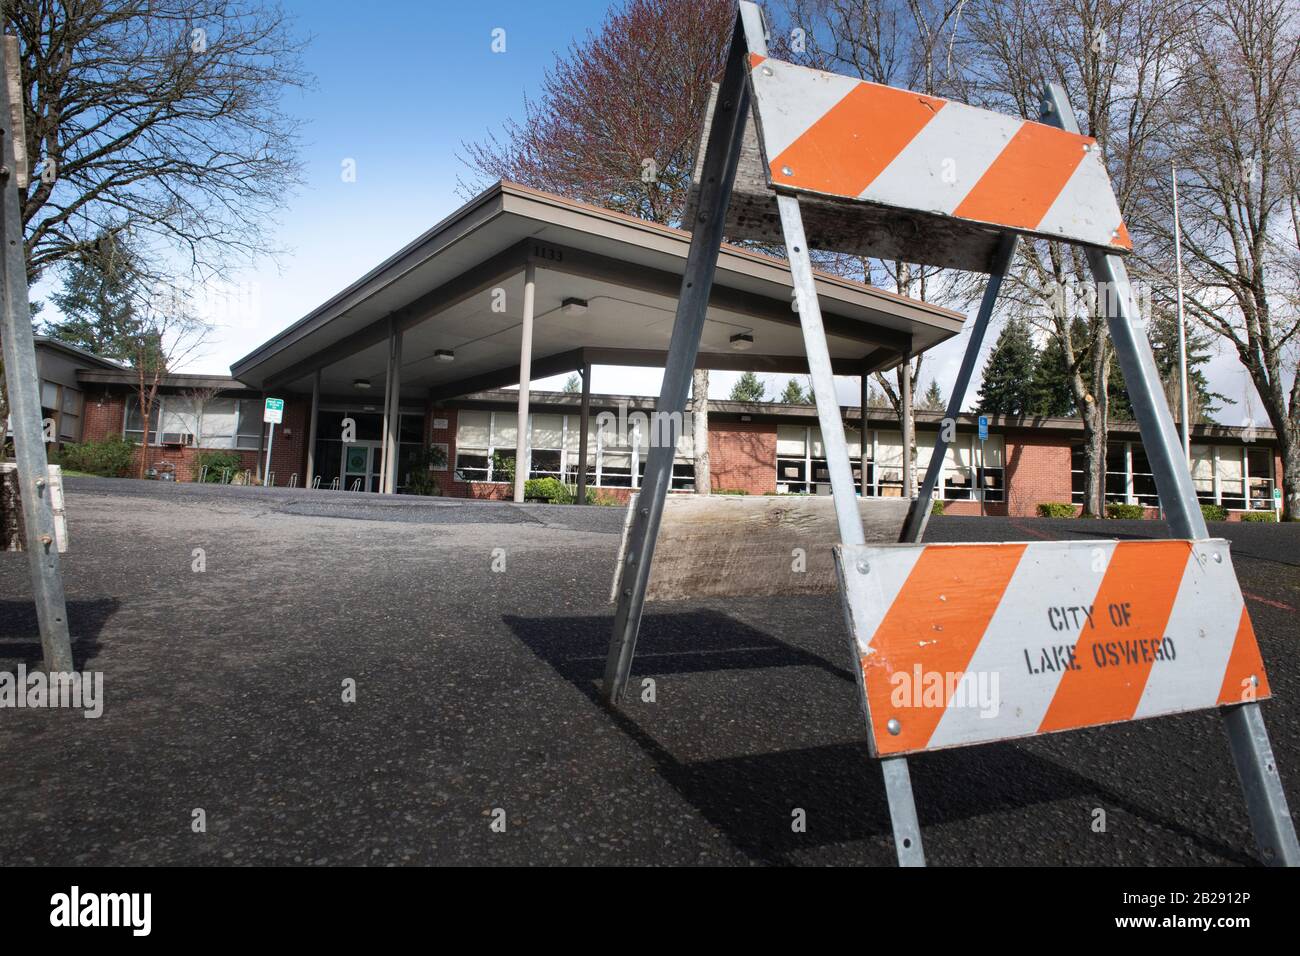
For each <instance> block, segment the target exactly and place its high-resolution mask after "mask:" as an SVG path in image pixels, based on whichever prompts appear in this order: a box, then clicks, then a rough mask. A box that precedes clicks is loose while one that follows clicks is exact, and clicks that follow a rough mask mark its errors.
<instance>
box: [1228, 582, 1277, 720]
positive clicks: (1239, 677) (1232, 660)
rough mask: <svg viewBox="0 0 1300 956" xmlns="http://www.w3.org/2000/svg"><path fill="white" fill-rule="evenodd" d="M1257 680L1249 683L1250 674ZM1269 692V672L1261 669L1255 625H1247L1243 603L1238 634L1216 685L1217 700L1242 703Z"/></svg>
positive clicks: (1260, 697)
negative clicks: (1217, 691)
mask: <svg viewBox="0 0 1300 956" xmlns="http://www.w3.org/2000/svg"><path fill="white" fill-rule="evenodd" d="M1252 677H1254V678H1256V680H1258V683H1257V684H1253V685H1252V683H1251V680H1250V679H1251V678H1252ZM1269 696H1271V692H1270V691H1269V688H1268V676H1267V675H1265V673H1264V659H1263V658H1262V657H1261V656H1260V654H1259V643H1258V642H1257V641H1256V640H1255V629H1254V628H1253V627H1251V626H1250V615H1249V614H1247V613H1246V608H1245V606H1243V607H1242V609H1241V622H1240V623H1239V624H1238V625H1237V636H1236V638H1235V639H1234V640H1233V642H1232V653H1231V654H1229V655H1228V666H1227V668H1225V669H1224V672H1223V686H1222V687H1221V688H1219V703H1220V704H1242V703H1245V702H1247V701H1250V700H1263V699H1264V698H1265V697H1269Z"/></svg>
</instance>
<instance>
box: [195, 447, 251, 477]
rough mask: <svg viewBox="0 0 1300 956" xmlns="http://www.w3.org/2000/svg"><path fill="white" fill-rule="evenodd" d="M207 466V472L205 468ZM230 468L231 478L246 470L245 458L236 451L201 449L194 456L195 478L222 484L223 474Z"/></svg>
mask: <svg viewBox="0 0 1300 956" xmlns="http://www.w3.org/2000/svg"><path fill="white" fill-rule="evenodd" d="M204 468H207V471H206V472H205V471H204V470H203V469H204ZM226 469H229V470H230V477H231V480H232V481H233V480H234V477H235V475H236V473H238V472H240V471H243V470H244V459H243V458H242V457H241V456H240V454H239V452H235V451H201V452H199V453H198V454H197V455H196V456H195V457H194V480H195V481H203V482H206V483H207V484H210V485H212V484H221V481H222V475H223V473H224V472H225V471H226Z"/></svg>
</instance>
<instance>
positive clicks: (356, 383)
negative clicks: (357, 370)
mask: <svg viewBox="0 0 1300 956" xmlns="http://www.w3.org/2000/svg"><path fill="white" fill-rule="evenodd" d="M352 387H353V388H369V387H370V379H368V378H354V379H353V380H352Z"/></svg>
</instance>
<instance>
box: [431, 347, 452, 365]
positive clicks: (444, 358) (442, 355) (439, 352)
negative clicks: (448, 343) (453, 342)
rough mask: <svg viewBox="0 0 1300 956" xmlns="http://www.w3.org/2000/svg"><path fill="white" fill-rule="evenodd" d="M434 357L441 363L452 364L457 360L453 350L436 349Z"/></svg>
mask: <svg viewBox="0 0 1300 956" xmlns="http://www.w3.org/2000/svg"><path fill="white" fill-rule="evenodd" d="M433 357H434V358H435V359H437V360H438V361H439V362H452V361H455V359H456V353H455V352H453V351H452V350H451V349H434V350H433Z"/></svg>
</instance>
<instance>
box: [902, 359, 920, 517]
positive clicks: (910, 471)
mask: <svg viewBox="0 0 1300 956" xmlns="http://www.w3.org/2000/svg"><path fill="white" fill-rule="evenodd" d="M898 403H899V405H900V406H901V408H902V409H903V414H901V415H899V416H898V417H899V420H900V421H901V423H902V425H903V497H904V498H911V497H912V496H913V495H914V494H916V466H915V464H913V462H912V442H913V441H914V440H915V435H914V432H915V431H916V429H915V427H914V425H913V423H914V420H915V415H916V410H915V409H914V408H913V407H912V352H911V349H909V350H908V351H907V352H906V353H904V355H903V382H902V385H901V387H900V388H899V399H898Z"/></svg>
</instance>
